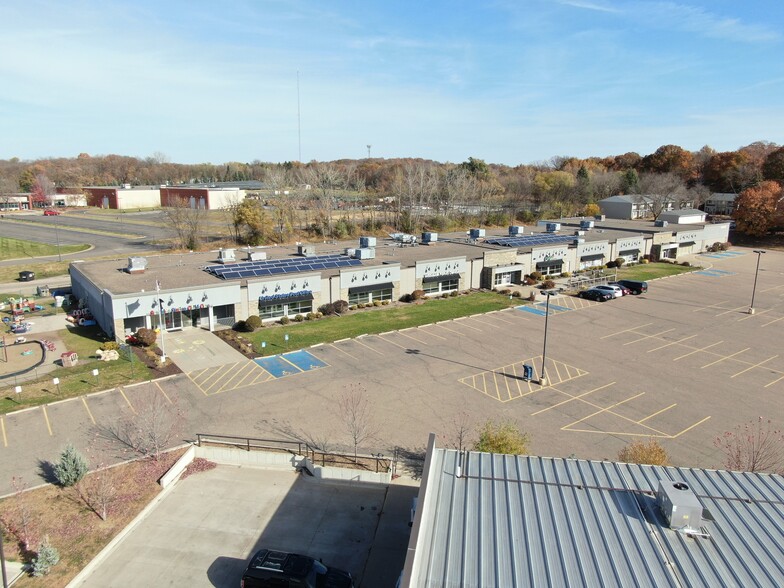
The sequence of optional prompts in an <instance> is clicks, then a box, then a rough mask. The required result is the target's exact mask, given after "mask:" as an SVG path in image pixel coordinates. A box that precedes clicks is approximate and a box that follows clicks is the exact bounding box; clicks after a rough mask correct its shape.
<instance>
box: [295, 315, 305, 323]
mask: <svg viewBox="0 0 784 588" xmlns="http://www.w3.org/2000/svg"><path fill="white" fill-rule="evenodd" d="M304 320H305V316H304V315H301V314H298V315H297V316H295V317H294V322H295V323H301V322H302V321H304Z"/></svg>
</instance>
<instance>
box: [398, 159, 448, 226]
mask: <svg viewBox="0 0 784 588" xmlns="http://www.w3.org/2000/svg"><path fill="white" fill-rule="evenodd" d="M438 187H439V177H438V171H437V170H436V169H435V168H434V167H433V166H432V165H428V164H425V163H407V164H406V165H405V166H404V167H403V169H401V170H398V172H397V173H396V174H395V177H394V179H393V180H392V192H393V195H394V196H395V202H397V204H398V213H400V212H402V211H404V210H405V211H407V212H408V215H409V218H410V225H411V226H410V227H405V229H406V230H410V231H418V230H419V229H421V228H422V220H421V219H422V215H423V213H424V211H426V210H428V209H430V208H431V207H432V205H433V203H434V200H435V199H436V196H437V195H438ZM397 222H398V224H399V222H400V218H399V217H398V219H397Z"/></svg>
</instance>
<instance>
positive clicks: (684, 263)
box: [681, 261, 691, 267]
mask: <svg viewBox="0 0 784 588" xmlns="http://www.w3.org/2000/svg"><path fill="white" fill-rule="evenodd" d="M681 265H682V266H683V267H690V266H691V264H690V263H689V262H688V261H682V262H681Z"/></svg>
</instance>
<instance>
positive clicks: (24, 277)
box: [19, 271, 35, 282]
mask: <svg viewBox="0 0 784 588" xmlns="http://www.w3.org/2000/svg"><path fill="white" fill-rule="evenodd" d="M34 279H35V272H31V271H23V272H19V281H20V282H29V281H30V280H34Z"/></svg>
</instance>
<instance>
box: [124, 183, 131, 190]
mask: <svg viewBox="0 0 784 588" xmlns="http://www.w3.org/2000/svg"><path fill="white" fill-rule="evenodd" d="M122 187H123V190H130V189H131V185H130V184H123V185H122Z"/></svg>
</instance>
